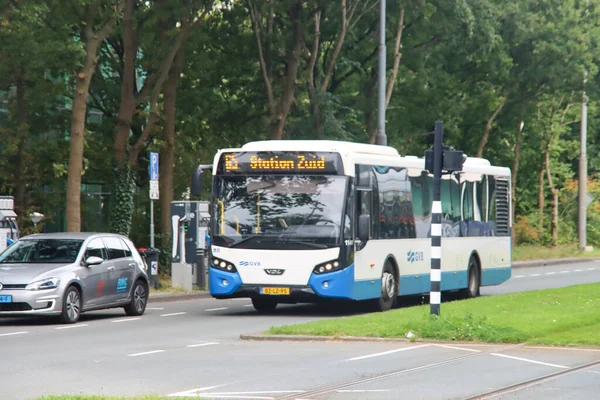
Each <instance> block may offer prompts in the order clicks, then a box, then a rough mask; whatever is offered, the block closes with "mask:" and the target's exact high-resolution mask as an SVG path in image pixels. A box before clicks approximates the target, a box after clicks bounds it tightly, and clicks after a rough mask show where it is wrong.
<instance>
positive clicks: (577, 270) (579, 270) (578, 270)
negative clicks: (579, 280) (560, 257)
mask: <svg viewBox="0 0 600 400" xmlns="http://www.w3.org/2000/svg"><path fill="white" fill-rule="evenodd" d="M581 271H583V270H582V269H576V270H575V272H581Z"/></svg>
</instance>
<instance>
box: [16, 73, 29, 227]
mask: <svg viewBox="0 0 600 400" xmlns="http://www.w3.org/2000/svg"><path fill="white" fill-rule="evenodd" d="M24 75H25V72H24V71H23V70H22V69H21V70H20V71H19V73H18V75H17V138H18V143H17V154H16V157H15V164H14V165H15V211H16V214H17V218H18V220H19V223H20V224H22V223H23V222H22V221H23V220H24V218H25V209H26V208H27V207H26V205H25V180H24V179H23V176H24V175H25V174H24V171H23V170H24V169H25V168H26V166H25V165H24V163H23V161H24V157H25V140H26V139H27V136H29V126H28V124H27V102H26V100H25V80H24V78H25V77H24Z"/></svg>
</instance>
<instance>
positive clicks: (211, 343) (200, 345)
mask: <svg viewBox="0 0 600 400" xmlns="http://www.w3.org/2000/svg"><path fill="white" fill-rule="evenodd" d="M213 344H219V342H209V343H198V344H188V345H187V346H185V347H202V346H211V345H213Z"/></svg>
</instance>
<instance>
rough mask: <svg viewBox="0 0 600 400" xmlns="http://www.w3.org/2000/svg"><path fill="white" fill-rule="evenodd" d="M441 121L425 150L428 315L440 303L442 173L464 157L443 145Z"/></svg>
mask: <svg viewBox="0 0 600 400" xmlns="http://www.w3.org/2000/svg"><path fill="white" fill-rule="evenodd" d="M443 139H444V137H443V132H442V121H435V137H434V140H433V150H431V149H429V150H426V151H425V169H427V170H428V171H429V172H430V173H433V203H432V205H431V252H430V254H431V272H430V275H429V276H430V282H431V285H430V289H429V290H430V291H429V306H430V314H435V315H440V304H441V302H442V295H441V289H442V201H441V189H442V172H443V171H446V172H448V173H452V172H456V171H461V170H462V165H463V163H464V162H465V160H466V156H464V154H463V152H462V151H458V150H454V148H452V147H449V146H444V140H443Z"/></svg>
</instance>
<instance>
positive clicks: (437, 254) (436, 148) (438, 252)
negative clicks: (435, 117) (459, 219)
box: [429, 121, 443, 315]
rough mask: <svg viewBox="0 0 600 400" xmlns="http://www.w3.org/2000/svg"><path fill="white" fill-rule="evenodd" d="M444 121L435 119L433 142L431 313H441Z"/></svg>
mask: <svg viewBox="0 0 600 400" xmlns="http://www.w3.org/2000/svg"><path fill="white" fill-rule="evenodd" d="M442 146H443V134H442V121H435V138H434V142H433V204H432V207H431V273H430V281H431V288H430V293H429V305H430V314H435V315H440V303H441V286H442V285H441V281H442V273H441V263H442V202H441V185H442Z"/></svg>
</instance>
